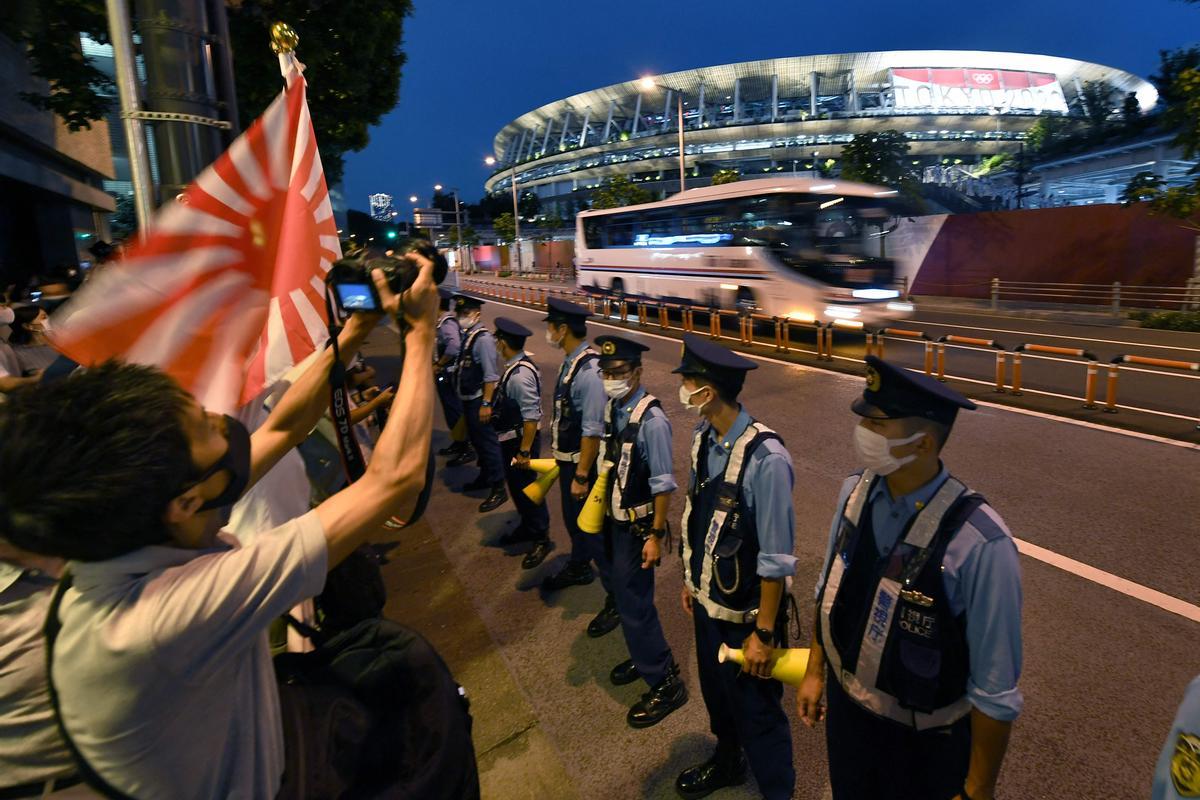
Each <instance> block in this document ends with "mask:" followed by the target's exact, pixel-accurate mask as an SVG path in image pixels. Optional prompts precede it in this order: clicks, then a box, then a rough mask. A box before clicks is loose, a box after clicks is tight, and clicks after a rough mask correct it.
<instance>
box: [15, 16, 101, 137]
mask: <svg viewBox="0 0 1200 800" xmlns="http://www.w3.org/2000/svg"><path fill="white" fill-rule="evenodd" d="M0 33H3V34H4V35H5V36H7V37H8V38H9V39H12V40H13V41H14V42H17V43H19V44H23V45H25V47H26V48H27V55H28V58H29V65H30V71H31V72H32V73H33V74H34V75H35V76H37V77H39V78H42V79H44V80H46V81H47V82H48V83H49V84H50V93H49V94H38V93H35V92H21V99H22V100H24V101H25V102H27V103H29V104H30V105H32V106H34V107H35V108H40V109H43V110H45V111H52V112H54V113H55V114H57V115H58V116H59V117H61V118H62V120H63V122H65V123H66V124H67V127H68V128H70V129H71V130H73V131H78V130H83V129H85V128H91V127H92V123H93V122H95V121H96V120H100V119H103V118H104V115H105V114H107V113H108V112H109V110H110V108H111V105H112V101H111V100H110V99H109V98H110V96H111V95H113V94H115V93H116V87H115V85H114V84H113V82H112V79H111V78H109V77H108V76H107V75H105V74H104V73H103V72H101V71H100V70H98V69H96V68H95V67H94V66H92V65H91V64H90V63H88V61H87V59H85V58H84V57H83V50H82V49H81V48H80V46H79V34H80V33H85V34H87V35H88V36H89V37H91V38H92V39H95V40H96V41H98V42H107V41H108V20H107V17H106V16H105V14H104V0H14V1H13V2H12V3H11V4H7V3H6V4H5V9H4V12H3V13H2V14H0Z"/></svg>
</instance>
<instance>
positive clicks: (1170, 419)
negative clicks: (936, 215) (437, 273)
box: [463, 276, 1200, 442]
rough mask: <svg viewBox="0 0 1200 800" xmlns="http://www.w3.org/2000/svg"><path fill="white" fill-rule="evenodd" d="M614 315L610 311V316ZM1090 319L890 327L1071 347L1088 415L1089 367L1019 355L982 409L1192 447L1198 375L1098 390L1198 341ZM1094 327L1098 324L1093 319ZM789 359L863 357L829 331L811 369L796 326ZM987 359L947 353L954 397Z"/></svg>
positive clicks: (965, 312) (900, 344)
mask: <svg viewBox="0 0 1200 800" xmlns="http://www.w3.org/2000/svg"><path fill="white" fill-rule="evenodd" d="M463 281H464V287H466V288H467V289H468V290H470V289H472V288H474V289H476V290H478V289H480V288H494V287H495V286H496V285H500V286H520V285H524V286H526V287H530V286H538V287H542V288H549V289H551V290H553V291H559V292H570V291H573V286H570V285H568V284H529V283H524V284H516V283H513V282H511V281H503V280H500V281H497V280H496V279H494V278H491V277H490V276H471V277H470V278H464V279H463ZM634 312H635V309H634V307H633V306H632V305H631V306H630V316H629V319H630V321H631V322H634V324H636V313H634ZM618 316H619V314H618V312H617V311H616V310H615V308H614V309H613V310H612V312H611V317H612V318H613V319H614V320H615V319H616V318H617V317H618ZM650 316H651V319H650V320H649V323H650V327H657V326H658V324H659V320H658V317H657V315H656V314H655V313H654V312H653V311H651V314H650ZM1090 316H1092V315H1087V314H1069V313H1067V314H1063V315H1062V318H1061V319H1041V318H1029V317H1022V316H1020V315H1019V314H1017V313H1015V312H1009V313H1000V314H996V313H988V312H986V311H984V310H975V309H971V308H968V307H963V308H961V309H958V308H954V309H951V310H946V309H944V308H941V307H936V308H934V307H924V308H923V307H922V306H921V305H920V304H918V310H917V313H916V314H915V315H914V316H913V317H911V318H909V319H905V320H902V321H899V322H897V324H896V327H900V328H904V329H907V330H910V331H920V332H922V333H924V334H925V335H926V336H927V337H928V338H930V339H933V340H936V339H938V338H940V337H942V336H946V335H951V336H968V337H973V338H978V339H989V340H993V341H995V342H996V343H997V344H998V345H999V346H1001V347H1002V348H1003V349H1004V350H1006V351H1012V350H1014V349H1016V347H1017V346H1018V345H1022V344H1032V345H1043V346H1052V347H1066V348H1078V349H1080V350H1083V351H1085V352H1087V354H1088V356H1089V357H1090V356H1094V357H1095V358H1096V360H1097V362H1098V363H1099V365H1100V369H1099V371H1098V375H1097V380H1096V388H1095V401H1096V402H1095V406H1096V407H1094V408H1091V409H1085V408H1083V400H1084V397H1085V381H1086V376H1087V361H1088V360H1089V359H1088V358H1070V357H1064V356H1061V355H1049V354H1044V353H1034V352H1026V353H1024V354H1023V356H1022V394H1021V396H1019V397H1017V396H1014V395H1013V394H1012V393H1011V391H1006V392H1004V393H999V394H998V393H995V392H989V398H988V399H989V400H992V401H995V402H999V403H1004V404H1009V405H1016V406H1019V407H1022V408H1028V409H1032V410H1036V411H1040V412H1044V413H1051V414H1058V415H1065V416H1069V417H1072V418H1076V419H1084V420H1091V421H1093V422H1096V423H1098V424H1103V425H1117V426H1121V427H1126V428H1131V429H1134V430H1140V431H1144V432H1147V433H1153V434H1156V435H1160V436H1168V437H1172V438H1179V439H1183V440H1186V441H1191V442H1200V428H1198V426H1197V423H1198V422H1200V373H1198V372H1192V371H1187V370H1173V369H1160V368H1156V367H1146V366H1139V365H1124V366H1122V367H1121V371H1120V377H1119V380H1118V383H1117V391H1116V394H1115V402H1116V408H1117V411H1116V413H1113V414H1110V413H1107V412H1106V411H1105V410H1104V409H1103V406H1104V401H1105V395H1106V388H1107V375H1108V373H1107V365H1108V364H1109V363H1110V362H1111V360H1112V359H1113V358H1114V357H1117V356H1122V355H1135V356H1143V357H1149V358H1159V359H1170V360H1174V361H1183V362H1200V334H1197V333H1185V332H1180V331H1161V330H1151V329H1141V328H1134V327H1122V326H1118V325H1108V324H1105V325H1099V324H1086V323H1083V322H1075V321H1072V320H1074V319H1083V320H1087V319H1088V318H1089V317H1090ZM1095 316H1096V319H1097V321H1105V322H1107V320H1106V319H1105V318H1104V317H1101V316H1099V315H1095ZM681 323H682V320H681V319H680V318H679V317H678V315H677V314H675V315H672V317H671V320H670V324H671V326H672V327H673V328H675V329H676V331H675V334H676V335H677V334H678V329H679V328H680V327H681ZM695 324H696V326H697V327H698V328H701V329H703V330H704V331H706V332H707V331H708V326H709V321H708V318H707V315H706V314H703V313H700V312H697V313H696V314H695ZM723 333H724V336H725V337H727V338H729V339H730V340H731V341H733V342H736V341H737V339H738V330H737V325H736V323H735V320H734V319H733V318H732V317H727V318H726V319H725V321H724V326H723ZM773 337H774V327H773V325H771V324H770V323H769V322H760V323H758V324H757V326H756V340H757V341H759V342H760V343H761V344H759V345H756V347H758V348H759V349H760V351H761V350H762V349H763V347H764V346H766V348H767V349H768V350H773V349H774V338H773ZM790 338H791V350H790V352H789V354H788V358H789V359H791V360H795V361H797V362H798V363H806V364H817V365H824V366H827V367H830V368H832V369H837V370H843V371H847V370H848V371H856V370H857V369H858V368H859V367H858V365H859V363H860V362H861V361H862V357H863V354H864V336H863V333H862V332H861V331H856V330H845V329H838V328H835V329H834V334H833V356H834V358H833V360H832V361H827V362H818V361H816V358H815V357H816V352H817V343H816V332H815V331H814V330H813V329H812V328H810V327H808V326H804V325H793V326H792V327H791V333H790ZM884 349H885V353H886V357H887V358H888V359H890V360H892V361H895V362H897V363H900V364H903V365H904V366H906V367H910V368H912V369H923V367H924V361H925V345H924V343H923V342H922V341H919V340H916V341H914V340H912V339H907V338H901V337H888V338H885V340H884ZM996 352H997V351H996V350H994V349H989V348H981V347H971V346H957V345H955V344H953V343H951V344H947V345H946V356H945V373H946V376H947V377H948V378H950V380H951V382H952V383H953V384H955V385H956V387H957V388H959V389H963V390H966V389H967V388H969V387H971V386H975V387H980V386H983V387H994V385H995V377H996ZM1004 381H1005V386H1006V387H1008V389H1011V387H1012V383H1013V364H1012V355H1011V354H1010V355H1008V356H1007V357H1006V366H1005V377H1004Z"/></svg>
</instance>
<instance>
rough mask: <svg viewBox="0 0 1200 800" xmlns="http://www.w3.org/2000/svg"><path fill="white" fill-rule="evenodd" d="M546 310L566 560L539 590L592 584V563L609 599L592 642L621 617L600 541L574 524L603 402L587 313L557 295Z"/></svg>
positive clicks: (593, 626) (592, 471)
mask: <svg viewBox="0 0 1200 800" xmlns="http://www.w3.org/2000/svg"><path fill="white" fill-rule="evenodd" d="M546 306H547V308H546V311H547V313H546V318H545V322H546V342H547V344H549V345H550V346H551V347H554V348H557V349H560V350H562V351H563V355H564V358H563V364H562V367H561V368H560V369H559V371H558V381H557V382H556V383H555V387H554V419H553V421H552V422H551V425H550V447H551V449H552V450H553V452H554V459H555V460H556V461H557V462H558V467H559V477H558V482H559V486H560V487H562V489H561V491H562V512H563V524H565V525H566V527H567V533H568V534H569V535H570V537H571V558H570V560H568V561H567V565H566V566H565V567H563V569H562V570H560V571H559V572H558V573H557V574H556V575H553V576H551V577H549V578H546V580H544V581H543V582H542V588H543V589H545V590H546V591H558V590H560V589H565V588H567V587H568V586H584V585H586V584H589V583H591V582H592V581H593V580H594V579H595V576H594V575H593V573H592V567H591V562H593V561H595V562H596V566H597V567H598V568H599V570H600V582H601V583H602V584H603V585H604V590H605V592H607V595H608V596H607V598H606V599H605V602H604V608H603V609H602V610H601V611H600V613H599V614H597V615H596V617H595V619H593V620H592V621H591V622H590V623H589V624H588V635H589V636H591V637H593V638H595V637H598V636H603V635H604V634H606V633H608V632H609V631H611V630H613V629H615V628H616V627H617V625H619V624H620V623H621V617H620V614H619V613H618V612H617V604H616V601H615V600H614V599H613V596H612V590H611V588H610V587H609V579H608V563H607V561H606V559H605V556H604V541H603V539H602V538H601V537H599V536H595V535H592V534H587V533H584V532H583V531H581V530H579V524H578V523H577V521H576V520H578V519H579V512H580V511H581V510H582V509H583V505H584V502H585V501H586V500H587V496H588V493H589V492H590V491H591V488H592V484H593V483H594V482H595V480H596V458H597V456H598V455H599V454H600V437H601V436H602V435H603V434H604V406H605V404H606V403H607V402H608V398H607V396H606V395H605V394H604V384H603V383H602V382H601V380H600V370H599V368H598V367H597V364H596V359H597V354H596V351H595V350H593V349H592V348H591V347H589V346H588V343H587V318H588V317H590V316H591V315H592V312H590V311H588V310H587V309H586V308H584V307H583V306H578V305H576V304H574V303H571V302H568V301H566V300H560V299H559V298H557V297H551V298H549V299H548V300H547V301H546Z"/></svg>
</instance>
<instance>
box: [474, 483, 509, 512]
mask: <svg viewBox="0 0 1200 800" xmlns="http://www.w3.org/2000/svg"><path fill="white" fill-rule="evenodd" d="M507 502H508V492H507V491H506V490H505V489H504V484H503V483H498V484H496V485H495V486H493V487H492V493H491V494H489V495H488V496H487V497H486V498H485V499H484V501H483V502H482V503H480V504H479V513H480V514H483V513H485V512H487V511H493V510H495V509H497V508H499V507H500V506H502V505H504V504H505V503H507Z"/></svg>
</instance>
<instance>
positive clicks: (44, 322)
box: [41, 317, 50, 336]
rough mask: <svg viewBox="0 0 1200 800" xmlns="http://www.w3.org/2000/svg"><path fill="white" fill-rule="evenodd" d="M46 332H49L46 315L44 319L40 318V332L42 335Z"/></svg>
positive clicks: (48, 319)
mask: <svg viewBox="0 0 1200 800" xmlns="http://www.w3.org/2000/svg"><path fill="white" fill-rule="evenodd" d="M48 333H50V318H49V317H46V318H45V319H44V320H42V329H41V334H42V336H45V335H46V334H48Z"/></svg>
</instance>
